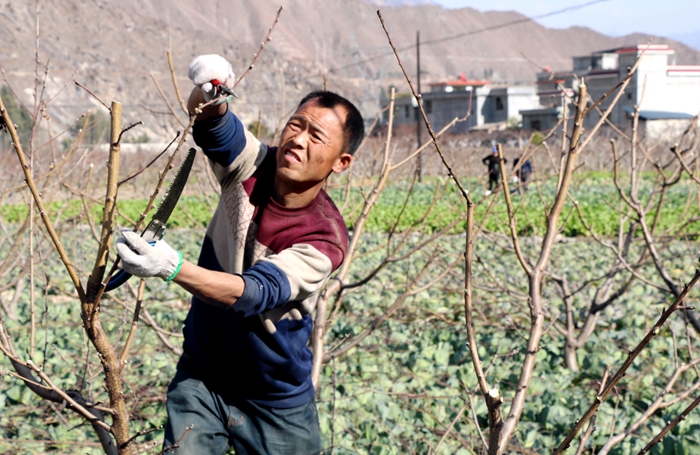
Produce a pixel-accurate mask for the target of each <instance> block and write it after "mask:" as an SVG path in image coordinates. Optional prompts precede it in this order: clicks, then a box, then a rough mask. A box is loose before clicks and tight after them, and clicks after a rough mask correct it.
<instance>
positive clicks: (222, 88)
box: [211, 79, 238, 98]
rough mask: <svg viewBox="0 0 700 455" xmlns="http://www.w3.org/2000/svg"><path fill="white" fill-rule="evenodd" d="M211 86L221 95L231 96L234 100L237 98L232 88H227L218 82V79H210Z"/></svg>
mask: <svg viewBox="0 0 700 455" xmlns="http://www.w3.org/2000/svg"><path fill="white" fill-rule="evenodd" d="M211 85H213V86H214V87H216V88H217V89H218V90H219V93H223V94H226V95H231V96H233V97H234V98H238V95H236V94H235V93H234V91H233V89H232V88H229V87H228V86H226V85H224V84H222V83H221V82H219V80H218V79H212V80H211Z"/></svg>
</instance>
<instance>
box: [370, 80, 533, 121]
mask: <svg viewBox="0 0 700 455" xmlns="http://www.w3.org/2000/svg"><path fill="white" fill-rule="evenodd" d="M421 97H422V99H423V108H424V109H425V113H426V115H427V116H428V120H430V124H431V125H432V127H433V129H434V130H435V131H439V130H441V129H442V128H443V127H445V125H447V124H448V123H450V122H451V121H452V120H453V119H454V118H455V117H458V118H462V117H465V116H466V115H467V113H469V118H468V119H467V121H465V122H460V123H458V124H457V125H455V127H454V128H453V129H452V130H451V131H452V132H454V133H462V132H467V131H469V130H471V129H473V128H479V127H483V126H487V127H488V126H489V125H492V126H493V127H494V128H495V127H499V126H500V127H503V128H505V127H506V125H507V123H508V122H509V121H513V122H515V123H519V122H520V120H521V115H520V111H521V110H522V109H527V108H531V107H534V106H536V105H537V104H538V98H537V94H536V90H535V87H534V86H493V85H491V83H490V82H489V81H486V80H478V81H475V80H469V79H467V78H466V77H465V76H464V73H462V74H461V75H460V77H459V78H458V79H457V80H452V81H443V82H435V83H432V84H430V91H429V92H425V93H423V94H422V95H421ZM388 104H389V98H388V96H387V95H386V94H385V95H384V96H383V97H382V100H381V105H382V107H386V106H388ZM416 107H417V103H416V100H415V98H413V96H412V95H411V94H404V93H401V94H397V95H396V96H395V101H394V125H402V124H415V122H416V116H417V115H419V114H418V110H417V108H416ZM388 117H389V116H388V113H385V114H384V120H385V121H388Z"/></svg>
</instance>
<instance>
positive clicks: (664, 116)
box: [625, 107, 694, 120]
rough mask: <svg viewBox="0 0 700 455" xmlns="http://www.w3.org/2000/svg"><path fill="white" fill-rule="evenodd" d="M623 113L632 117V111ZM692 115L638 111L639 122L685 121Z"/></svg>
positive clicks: (627, 110) (628, 110)
mask: <svg viewBox="0 0 700 455" xmlns="http://www.w3.org/2000/svg"><path fill="white" fill-rule="evenodd" d="M625 113H626V114H627V115H629V116H632V115H634V109H631V108H629V107H628V108H626V109H625ZM693 117H694V115H692V114H688V113H686V112H664V111H639V118H640V120H685V119H691V118H693Z"/></svg>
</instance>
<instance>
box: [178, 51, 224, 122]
mask: <svg viewBox="0 0 700 455" xmlns="http://www.w3.org/2000/svg"><path fill="white" fill-rule="evenodd" d="M189 78H190V79H191V80H192V82H193V83H194V85H195V88H194V90H192V93H191V94H190V98H189V100H188V101H187V109H188V110H189V111H190V113H191V114H194V113H195V109H196V108H197V106H199V105H200V104H204V103H207V102H209V101H211V100H212V99H215V98H216V97H218V96H219V92H218V91H217V89H216V86H215V85H214V84H213V83H212V81H213V80H216V81H218V82H219V83H221V84H223V85H226V86H228V87H232V86H233V84H234V82H235V75H234V73H233V69H232V68H231V64H230V63H229V62H228V61H227V60H226V59H225V58H223V57H221V56H220V55H216V54H210V55H200V56H198V57H195V58H194V60H192V62H191V63H190V67H189ZM226 101H227V98H226V96H224V97H221V98H220V99H219V100H218V101H217V102H216V104H214V105H210V106H207V107H206V108H204V109H203V110H202V112H201V113H200V114H198V115H197V120H200V121H201V120H207V119H210V118H213V117H220V116H222V115H224V114H225V113H226V109H227V106H228V103H227V102H226Z"/></svg>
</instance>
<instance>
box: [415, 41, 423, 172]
mask: <svg viewBox="0 0 700 455" xmlns="http://www.w3.org/2000/svg"><path fill="white" fill-rule="evenodd" d="M416 82H417V88H418V96H420V97H421V99H417V100H416V101H417V103H418V104H417V106H416V138H417V139H418V146H417V147H420V146H421V144H422V142H421V139H420V122H421V115H420V103H421V102H422V101H423V99H422V98H423V97H422V95H421V91H420V30H418V31H416ZM422 154H423V152H421V153H419V154H418V181H419V182H420V181H422V180H423V157H422V156H421V155H422Z"/></svg>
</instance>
